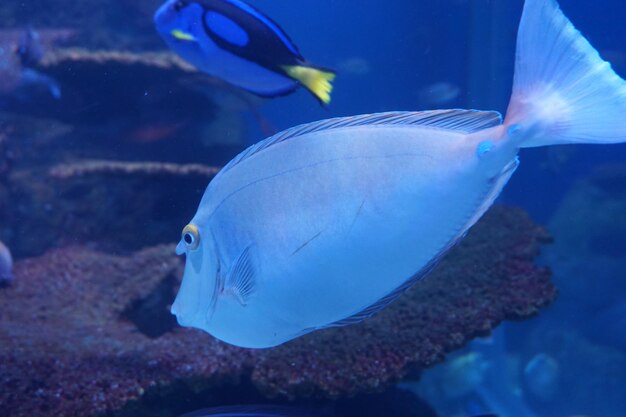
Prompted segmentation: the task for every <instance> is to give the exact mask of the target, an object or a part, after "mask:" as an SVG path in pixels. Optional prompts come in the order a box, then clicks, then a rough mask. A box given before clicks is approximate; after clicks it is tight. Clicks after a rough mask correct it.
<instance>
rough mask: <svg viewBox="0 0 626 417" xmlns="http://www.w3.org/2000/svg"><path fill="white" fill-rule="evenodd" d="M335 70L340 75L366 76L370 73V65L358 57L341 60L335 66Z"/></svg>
mask: <svg viewBox="0 0 626 417" xmlns="http://www.w3.org/2000/svg"><path fill="white" fill-rule="evenodd" d="M337 68H338V69H339V71H341V73H342V74H348V75H367V74H369V73H370V71H371V65H370V63H369V62H368V61H367V60H366V59H365V58H361V57H358V56H354V57H350V58H345V59H342V60H341V61H339V64H337Z"/></svg>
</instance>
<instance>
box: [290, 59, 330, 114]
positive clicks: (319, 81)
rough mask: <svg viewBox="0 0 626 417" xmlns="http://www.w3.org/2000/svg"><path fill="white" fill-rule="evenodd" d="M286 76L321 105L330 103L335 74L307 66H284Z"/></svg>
mask: <svg viewBox="0 0 626 417" xmlns="http://www.w3.org/2000/svg"><path fill="white" fill-rule="evenodd" d="M283 69H284V70H285V72H286V73H287V75H288V76H289V77H291V78H293V79H294V80H296V81H298V82H299V83H300V84H302V85H304V86H305V87H306V88H307V90H309V91H310V92H311V94H313V95H314V96H315V98H317V99H318V100H319V101H320V102H321V103H322V104H324V105H327V104H329V103H330V94H331V92H332V91H333V84H332V82H333V81H334V79H335V76H336V74H335V72H334V71H331V70H328V69H323V68H316V67H312V66H309V65H285V66H283Z"/></svg>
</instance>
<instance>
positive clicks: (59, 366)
mask: <svg viewBox="0 0 626 417" xmlns="http://www.w3.org/2000/svg"><path fill="white" fill-rule="evenodd" d="M416 238H419V237H417V236H416ZM549 241H550V237H549V236H548V234H547V233H546V232H545V231H544V229H542V228H541V227H539V226H537V225H535V224H533V223H532V222H531V220H530V219H529V218H528V216H527V215H526V214H525V213H524V212H523V211H521V210H519V209H512V208H503V207H495V208H493V209H492V210H490V212H489V213H488V214H487V215H486V216H485V218H483V219H482V220H481V221H480V222H479V223H478V224H477V225H476V226H475V227H474V228H473V229H472V230H471V232H470V233H469V235H468V237H467V238H466V239H465V240H464V241H463V242H461V244H459V245H458V246H457V247H456V248H454V249H453V250H452V251H451V253H450V254H449V255H448V256H446V257H445V259H444V260H443V261H442V262H441V263H440V264H439V265H438V267H437V268H436V269H435V270H434V271H433V273H432V274H431V275H430V276H429V277H428V278H426V279H424V280H422V281H421V282H419V283H417V284H416V285H415V286H414V287H413V288H411V289H410V290H409V291H408V292H407V293H406V294H404V295H403V296H402V297H401V298H400V299H399V300H397V301H396V302H395V303H393V304H392V305H391V306H389V307H388V308H387V309H385V310H383V311H382V312H381V313H379V314H378V315H376V316H375V317H373V318H371V319H368V320H366V321H364V322H362V323H360V324H357V325H353V326H349V327H343V328H334V329H328V330H323V331H318V332H314V333H312V334H309V335H306V336H304V337H301V338H299V339H296V340H294V341H291V342H289V343H287V344H285V345H282V346H279V347H277V348H273V349H263V350H247V349H242V348H237V347H234V346H230V345H227V344H224V343H222V342H220V341H218V340H216V339H214V338H213V337H211V336H210V335H208V334H206V333H203V332H201V331H198V330H194V329H184V328H180V327H178V326H176V324H175V321H174V319H173V318H172V317H171V316H170V315H169V313H168V311H167V309H168V307H169V304H170V303H171V302H172V300H173V297H174V294H175V292H176V289H177V286H178V285H179V279H180V276H181V272H182V259H180V258H177V257H176V256H175V255H174V253H173V252H174V248H173V246H172V245H161V246H156V247H152V248H147V249H144V250H141V251H138V252H135V253H128V254H125V255H124V256H119V255H114V254H107V253H102V252H98V251H94V250H90V249H87V248H85V247H84V246H81V247H66V248H60V249H54V250H50V251H48V252H47V253H45V254H44V255H43V256H40V257H36V258H30V259H25V260H21V261H19V262H17V264H16V266H15V269H14V273H15V275H16V278H17V279H16V282H15V285H13V286H11V287H8V288H5V289H1V290H0V305H2V309H0V414H1V415H11V416H32V415H54V416H57V417H62V416H75V415H92V416H97V415H107V416H116V415H124V414H123V413H122V412H121V411H120V410H123V409H127V408H128V407H129V404H133V406H132V407H133V409H135V410H140V409H141V406H142V403H143V402H144V399H145V398H148V397H149V398H152V399H154V398H155V397H158V398H167V397H168V396H172V398H171V399H173V400H177V399H180V397H179V396H176V395H175V393H177V392H179V390H180V387H181V386H182V387H185V389H186V390H187V391H188V392H195V393H206V392H211V390H218V389H224V387H234V389H236V387H238V386H252V387H253V389H254V390H256V392H258V393H259V395H261V396H264V397H266V398H277V399H282V400H283V401H285V400H295V399H302V398H311V397H314V398H326V399H339V398H346V397H351V396H354V395H357V394H360V393H371V392H381V391H383V390H384V389H386V388H388V387H390V386H392V385H393V384H394V383H396V382H397V381H398V380H400V379H401V378H403V377H404V376H406V375H407V374H409V373H411V374H413V375H415V374H416V373H419V371H420V370H421V369H424V368H427V367H430V366H432V365H434V364H436V363H438V362H440V361H441V360H443V358H444V356H445V354H446V353H447V352H450V351H453V350H455V349H458V348H460V347H461V346H463V345H464V344H465V343H466V342H468V341H469V340H471V339H472V338H474V337H476V336H479V335H486V334H488V333H489V332H490V330H491V329H493V328H494V327H495V326H497V325H498V324H499V323H500V322H501V321H502V320H506V319H524V318H528V317H531V316H533V315H534V314H536V313H537V312H538V311H539V310H540V309H541V308H542V307H545V306H546V305H548V304H549V303H550V302H551V301H552V300H553V299H554V297H555V296H556V289H555V287H554V286H553V285H552V284H551V282H550V272H549V270H548V269H547V268H540V267H537V266H535V265H534V264H533V259H534V258H535V257H536V256H537V255H538V252H539V250H540V247H541V245H542V244H545V243H547V242H549ZM214 401H217V400H216V399H215V398H213V397H211V398H209V397H207V398H206V402H207V404H205V405H206V406H210V405H213V404H210V403H211V402H214ZM147 402H148V401H146V403H147ZM174 403H175V401H174ZM179 411H181V410H180V404H179V408H178V409H176V410H175V411H174V410H173V409H172V410H169V411H168V410H167V409H163V410H161V413H160V414H159V415H175V414H174V413H178V412H179ZM183 411H184V410H183ZM187 411H190V410H187ZM168 412H170V413H171V414H168ZM118 413H122V414H118ZM126 415H128V414H126ZM134 415H141V413H139V412H137V413H135V414H134Z"/></svg>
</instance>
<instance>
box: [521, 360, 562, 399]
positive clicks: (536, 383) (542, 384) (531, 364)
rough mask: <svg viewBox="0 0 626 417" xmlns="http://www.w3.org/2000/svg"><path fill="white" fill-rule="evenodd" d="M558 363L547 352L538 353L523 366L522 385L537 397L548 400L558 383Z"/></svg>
mask: <svg viewBox="0 0 626 417" xmlns="http://www.w3.org/2000/svg"><path fill="white" fill-rule="evenodd" d="M559 374H560V370H559V363H558V362H557V361H556V360H555V359H554V358H553V357H551V356H550V355H548V354H547V353H538V354H536V355H535V356H533V357H532V359H530V360H529V361H528V363H527V364H526V366H525V367H524V373H523V375H524V387H525V388H526V389H527V390H528V392H530V393H531V394H532V395H534V396H535V397H537V398H540V399H541V400H544V401H546V400H549V399H550V398H552V396H553V395H554V394H555V393H556V391H557V389H558V385H559Z"/></svg>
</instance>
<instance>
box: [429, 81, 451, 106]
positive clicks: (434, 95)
mask: <svg viewBox="0 0 626 417" xmlns="http://www.w3.org/2000/svg"><path fill="white" fill-rule="evenodd" d="M460 94H461V88H460V87H459V86H458V85H456V84H452V83H449V82H446V81H441V82H438V83H434V84H429V85H427V86H426V87H424V88H422V89H420V90H419V93H418V97H419V102H420V104H424V105H435V106H440V105H445V104H448V103H450V102H451V101H454V100H456V99H457V97H459V95H460Z"/></svg>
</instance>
